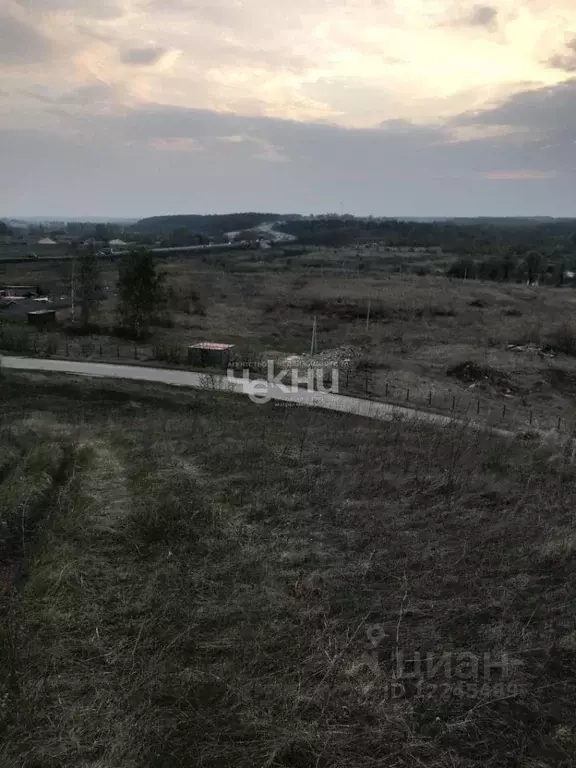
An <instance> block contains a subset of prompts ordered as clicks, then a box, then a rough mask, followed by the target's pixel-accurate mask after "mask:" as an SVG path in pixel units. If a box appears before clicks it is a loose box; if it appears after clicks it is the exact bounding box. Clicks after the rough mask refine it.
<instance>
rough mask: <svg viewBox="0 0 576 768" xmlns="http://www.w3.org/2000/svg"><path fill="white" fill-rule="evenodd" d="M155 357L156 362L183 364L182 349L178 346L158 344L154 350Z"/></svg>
mask: <svg viewBox="0 0 576 768" xmlns="http://www.w3.org/2000/svg"><path fill="white" fill-rule="evenodd" d="M153 355H154V359H155V360H160V361H161V362H163V363H174V364H176V365H180V364H181V363H182V348H181V347H180V346H178V344H158V345H157V346H155V347H154V349H153Z"/></svg>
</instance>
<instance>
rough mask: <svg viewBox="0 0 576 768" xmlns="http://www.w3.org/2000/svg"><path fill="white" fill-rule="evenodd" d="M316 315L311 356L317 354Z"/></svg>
mask: <svg viewBox="0 0 576 768" xmlns="http://www.w3.org/2000/svg"><path fill="white" fill-rule="evenodd" d="M316 328H317V324H316V315H314V325H313V326H312V343H311V345H310V354H311V355H315V354H316V346H317V345H316Z"/></svg>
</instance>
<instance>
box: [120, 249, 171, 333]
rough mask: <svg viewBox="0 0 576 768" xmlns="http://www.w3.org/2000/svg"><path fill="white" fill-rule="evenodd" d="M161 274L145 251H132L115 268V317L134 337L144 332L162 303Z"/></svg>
mask: <svg viewBox="0 0 576 768" xmlns="http://www.w3.org/2000/svg"><path fill="white" fill-rule="evenodd" d="M164 297H165V291H164V275H163V274H161V273H160V274H159V273H157V271H156V265H155V264H154V259H153V257H152V254H151V253H150V252H149V251H133V252H132V253H130V254H128V256H127V257H126V258H125V259H124V261H123V262H122V263H121V264H120V267H119V270H118V317H119V321H120V326H121V328H122V329H123V330H124V332H125V333H127V334H129V335H130V336H134V337H135V338H137V339H140V338H142V337H143V336H145V335H146V334H147V333H148V330H149V327H150V324H151V323H152V322H153V320H154V319H155V317H156V315H157V314H158V312H159V311H160V310H161V309H162V305H163V303H164Z"/></svg>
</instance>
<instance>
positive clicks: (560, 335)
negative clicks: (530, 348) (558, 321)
mask: <svg viewBox="0 0 576 768" xmlns="http://www.w3.org/2000/svg"><path fill="white" fill-rule="evenodd" d="M546 346H547V348H548V349H550V350H553V351H554V352H562V353H563V354H565V355H572V356H574V357H576V329H575V328H574V326H572V325H570V323H562V325H559V326H558V328H556V330H554V331H553V332H552V333H551V334H550V336H549V337H548V339H547V344H546Z"/></svg>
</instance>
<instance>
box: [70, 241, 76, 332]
mask: <svg viewBox="0 0 576 768" xmlns="http://www.w3.org/2000/svg"><path fill="white" fill-rule="evenodd" d="M70 298H71V301H72V325H74V324H75V323H76V253H74V255H73V256H72V287H71V289H70Z"/></svg>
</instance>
